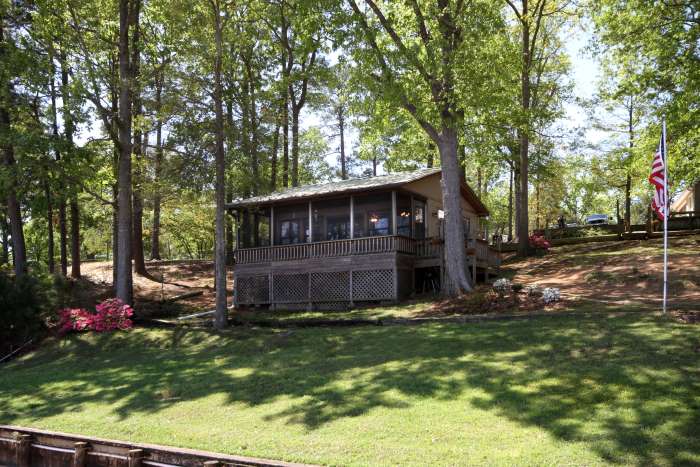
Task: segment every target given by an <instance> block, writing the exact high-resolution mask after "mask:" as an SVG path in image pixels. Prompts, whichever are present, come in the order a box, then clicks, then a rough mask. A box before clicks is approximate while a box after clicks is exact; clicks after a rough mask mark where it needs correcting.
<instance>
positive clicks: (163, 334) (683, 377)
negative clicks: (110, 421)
mask: <svg viewBox="0 0 700 467" xmlns="http://www.w3.org/2000/svg"><path fill="white" fill-rule="evenodd" d="M699 344H700V336H699V335H698V333H697V328H696V327H692V326H683V325H679V324H675V323H672V322H670V321H667V320H664V319H662V318H658V317H653V316H649V315H641V316H626V317H615V318H606V317H605V316H602V315H599V316H583V315H577V316H559V317H545V318H541V319H535V320H531V321H527V322H522V321H518V322H494V323H485V324H479V325H473V324H472V325H456V324H450V325H447V324H446V325H437V324H435V325H425V326H416V327H402V326H395V327H377V328H368V327H357V328H343V329H318V328H316V329H303V330H295V331H286V332H277V331H274V330H260V329H253V330H250V329H248V330H245V329H236V330H231V331H229V332H226V333H223V334H215V333H213V332H208V331H206V330H197V331H194V330H187V329H183V328H178V329H167V330H151V331H135V332H132V333H128V334H114V335H103V336H90V337H81V338H72V339H70V340H68V341H63V342H61V343H60V344H54V345H50V346H48V347H47V348H46V349H44V350H43V351H39V352H37V353H36V354H35V355H33V356H30V357H29V358H25V359H24V360H22V361H20V362H17V363H15V364H12V365H10V366H6V367H4V368H2V370H1V371H2V374H1V375H0V414H2V422H3V423H12V422H13V421H14V420H20V419H26V418H31V419H36V420H38V419H42V418H45V417H49V416H53V415H57V414H60V413H63V412H65V411H79V410H81V408H82V407H83V406H84V405H85V404H88V403H94V402H95V401H100V402H104V403H106V404H114V405H115V407H116V408H115V413H116V414H117V415H118V416H119V417H120V418H121V419H126V418H128V417H129V416H130V415H132V414H135V413H156V412H158V411H160V410H163V409H165V408H168V407H170V406H171V405H172V404H174V403H176V402H179V401H183V400H187V401H194V400H197V399H201V398H204V397H207V396H209V395H212V394H225V395H226V400H227V403H228V404H244V405H247V406H260V405H263V404H269V403H272V402H274V401H276V400H278V399H279V398H281V397H285V398H287V399H288V400H289V403H288V404H287V405H286V407H284V408H282V409H279V410H278V411H277V412H276V413H274V414H270V415H267V419H268V420H283V421H285V422H286V423H288V424H300V425H302V426H304V427H305V428H307V429H309V430H315V429H317V428H320V427H322V426H324V425H325V424H327V423H329V422H332V421H335V420H338V419H342V418H346V417H359V416H363V415H365V414H367V413H368V412H369V411H371V410H373V409H375V408H390V409H395V410H402V409H404V408H408V407H410V405H411V404H414V403H416V402H418V401H423V400H445V401H453V400H455V399H459V400H464V404H470V405H472V406H474V407H477V408H479V409H483V410H486V411H492V412H495V413H496V414H498V415H499V416H502V417H505V418H507V419H509V420H511V421H515V422H517V423H519V424H521V425H523V426H532V427H539V428H541V429H544V430H546V431H547V432H549V433H550V434H551V435H553V436H554V437H556V438H558V439H561V440H563V441H567V442H583V443H587V444H588V445H589V446H590V449H591V450H593V451H594V452H596V453H597V454H598V455H600V456H601V457H602V458H603V459H605V460H607V461H609V462H614V463H628V462H633V463H637V464H658V463H664V464H665V463H670V464H675V463H692V462H697V461H698V459H699V458H700V440H698V437H697V429H698V427H699V426H700V397H699V395H700V364H699V363H698V360H699V359H698V355H697V353H696V352H695V351H694V349H696V348H697V347H698V345H699ZM396 394H399V395H401V396H402V397H400V398H397V397H395V395H396Z"/></svg>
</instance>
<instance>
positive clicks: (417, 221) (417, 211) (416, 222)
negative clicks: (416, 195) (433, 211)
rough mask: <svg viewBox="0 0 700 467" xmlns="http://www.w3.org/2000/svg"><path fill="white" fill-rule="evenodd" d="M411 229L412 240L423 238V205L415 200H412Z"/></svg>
mask: <svg viewBox="0 0 700 467" xmlns="http://www.w3.org/2000/svg"><path fill="white" fill-rule="evenodd" d="M413 229H414V238H417V239H424V238H425V203H424V202H423V201H419V200H417V199H414V200H413Z"/></svg>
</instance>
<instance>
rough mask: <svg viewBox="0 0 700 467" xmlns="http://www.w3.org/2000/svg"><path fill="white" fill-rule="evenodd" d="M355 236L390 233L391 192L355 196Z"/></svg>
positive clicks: (373, 235)
mask: <svg viewBox="0 0 700 467" xmlns="http://www.w3.org/2000/svg"><path fill="white" fill-rule="evenodd" d="M354 211H355V216H354V223H355V225H354V234H355V238H360V237H376V236H381V235H390V234H391V225H392V224H391V223H392V219H391V193H390V192H386V193H377V194H371V195H364V196H356V197H355V207H354Z"/></svg>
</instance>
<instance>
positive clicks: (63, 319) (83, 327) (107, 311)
mask: <svg viewBox="0 0 700 467" xmlns="http://www.w3.org/2000/svg"><path fill="white" fill-rule="evenodd" d="M95 310H96V312H95V313H92V312H90V311H88V310H86V309H85V308H65V309H63V310H60V311H59V312H58V329H59V332H60V333H61V334H65V333H67V332H70V331H95V332H107V331H116V330H117V329H119V330H126V329H130V328H132V327H133V326H134V322H133V321H132V320H131V317H132V316H133V314H134V310H133V308H131V307H130V306H129V305H127V304H125V303H124V302H122V301H121V300H119V299H118V298H110V299H107V300H105V301H103V302H102V303H99V304H98V305H97V306H95Z"/></svg>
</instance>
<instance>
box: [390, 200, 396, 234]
mask: <svg viewBox="0 0 700 467" xmlns="http://www.w3.org/2000/svg"><path fill="white" fill-rule="evenodd" d="M391 235H396V190H394V191H392V192H391Z"/></svg>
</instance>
